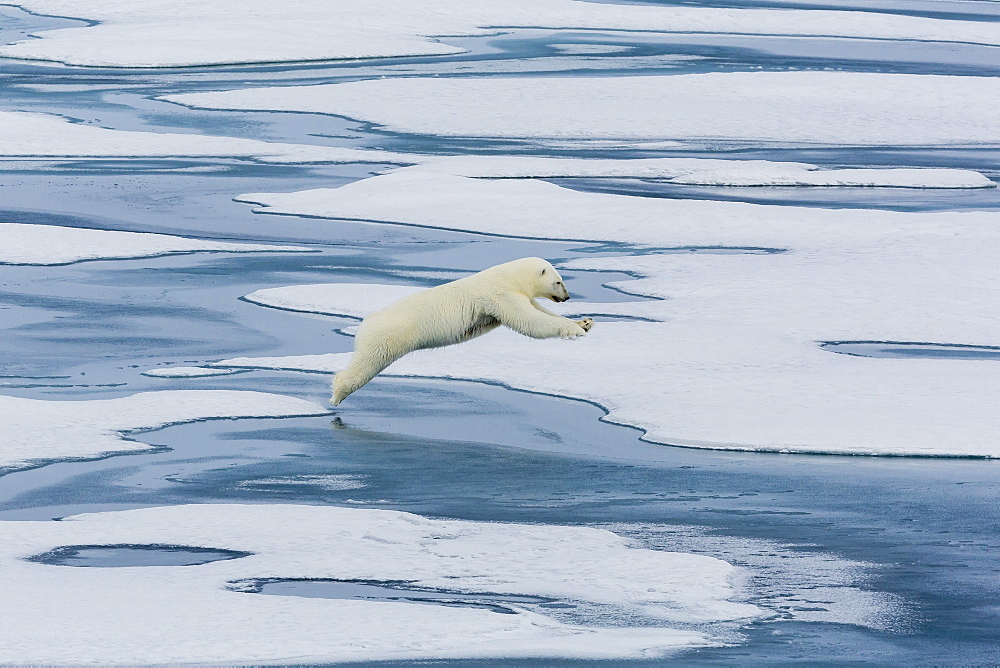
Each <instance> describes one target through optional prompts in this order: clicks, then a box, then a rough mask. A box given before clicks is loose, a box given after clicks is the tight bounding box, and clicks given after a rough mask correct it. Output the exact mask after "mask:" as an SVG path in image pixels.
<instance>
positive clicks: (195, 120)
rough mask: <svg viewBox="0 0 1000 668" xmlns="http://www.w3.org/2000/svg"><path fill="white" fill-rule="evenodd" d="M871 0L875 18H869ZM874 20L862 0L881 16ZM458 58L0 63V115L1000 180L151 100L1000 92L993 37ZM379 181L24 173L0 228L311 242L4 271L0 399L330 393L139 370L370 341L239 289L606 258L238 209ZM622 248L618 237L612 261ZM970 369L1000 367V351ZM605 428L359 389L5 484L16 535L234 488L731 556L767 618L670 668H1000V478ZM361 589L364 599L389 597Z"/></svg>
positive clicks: (547, 40)
mask: <svg viewBox="0 0 1000 668" xmlns="http://www.w3.org/2000/svg"><path fill="white" fill-rule="evenodd" d="M711 4H712V5H714V6H717V4H718V3H711ZM728 4H729V5H732V6H740V7H743V6H750V5H757V6H768V4H767V3H764V2H761V3H751V2H735V1H734V2H731V3H728ZM801 4H802V5H803V6H811V7H812V6H815V4H814V3H806V2H803V3H801ZM855 4H857V5H858V6H859V7H862V8H864V7H865V3H863V2H858V3H855ZM892 4H893V11H898V12H899V13H911V14H918V15H920V14H923V15H933V16H937V15H940V14H941V13H942V12H943V13H946V14H947V13H949V12H951V13H955V14H961V15H962V16H961V17H962V18H966V17H968V16H974V17H975V18H976V20H981V21H991V22H996V23H997V29H998V30H1000V12H998V11H997V8H996V7H994V6H993V5H994V4H995V3H989V2H953V3H952V2H917V1H915V0H914V1H911V2H895V3H892ZM781 6H787V5H785V4H782V5H781ZM880 6H881V5H880V3H869V5H868V8H878V7H880ZM73 24H76V22H73V21H69V20H66V19H51V18H47V17H38V16H32V15H30V14H27V13H24V12H21V11H20V10H17V9H14V8H3V9H0V39H2V40H4V41H7V42H10V41H14V40H16V39H20V38H22V36H23V35H24V34H25V33H26V32H31V31H36V30H40V29H46V28H53V27H65V26H67V25H73ZM449 41H450V42H451V43H456V44H460V45H462V46H466V47H468V48H470V49H471V50H470V52H469V53H467V54H463V55H461V56H448V57H437V58H408V59H387V60H382V61H378V60H376V61H366V62H357V63H342V64H330V63H321V64H299V65H286V66H278V65H275V66H260V67H216V68H189V69H184V70H136V71H132V70H114V69H87V68H76V67H64V66H59V65H47V64H38V63H25V62H13V61H8V62H0V110H6V111H12V110H30V111H43V112H47V113H55V114H59V115H62V116H65V117H68V118H72V119H74V120H76V121H79V122H82V123H89V124H94V125H98V126H102V127H109V128H113V129H124V130H144V131H151V132H197V133H205V134H219V135H228V136H239V137H247V138H254V139H265V140H270V141H284V142H289V143H309V144H323V145H335V146H351V147H357V148H381V149H388V150H398V151H413V152H428V153H455V152H458V153H480V154H482V153H498V152H506V153H520V154H532V155H550V156H553V155H555V156H576V155H579V156H583V155H586V156H597V155H600V156H603V157H619V158H626V157H657V156H663V157H667V156H687V157H752V158H766V159H777V160H794V161H802V162H812V163H816V164H823V165H831V166H833V165H837V166H876V165H877V166H885V165H889V166H935V167H965V168H971V169H976V170H978V171H981V172H983V173H985V174H987V175H988V176H991V177H992V178H994V179H995V180H996V179H997V174H998V172H997V170H998V169H1000V154H997V153H996V152H991V151H985V150H974V149H968V150H958V149H951V150H941V151H934V150H906V151H903V150H879V151H872V150H866V149H853V150H852V149H836V150H834V149H829V150H823V149H813V150H796V149H788V148H780V147H759V146H753V147H751V146H734V145H728V146H709V145H706V146H704V147H701V149H699V150H692V151H684V152H679V151H666V150H664V151H651V150H648V149H644V150H641V151H640V150H637V149H634V148H628V147H608V148H606V149H604V150H599V151H594V150H592V149H588V148H585V147H582V146H576V145H573V144H572V143H558V142H557V143H552V144H550V145H548V146H545V145H543V144H540V143H538V142H519V141H487V140H473V139H468V140H461V139H454V138H448V139H443V138H438V137H429V136H409V135H401V134H393V133H388V132H384V131H381V130H379V129H377V128H372V127H369V126H366V125H365V124H363V123H359V122H356V121H352V120H350V119H342V118H336V117H332V116H320V115H305V114H282V113H267V112H252V113H242V112H228V111H197V110H191V109H187V108H184V107H181V106H178V105H173V104H168V103H165V102H162V101H157V100H155V99H154V98H155V97H157V96H160V95H165V94H170V93H176V92H190V91H197V90H212V89H219V88H227V87H237V86H239V87H245V86H256V85H273V84H276V83H281V84H296V83H303V84H305V83H321V82H336V81H346V80H352V79H357V78H367V77H371V76H414V75H417V76H434V75H453V76H465V75H469V74H494V73H495V74H510V73H516V74H519V75H523V76H531V75H532V74H535V73H558V74H561V75H565V76H574V75H577V74H580V73H592V72H594V71H600V72H602V73H605V74H607V75H609V76H613V75H614V76H627V75H631V74H638V73H651V72H707V71H740V70H750V69H754V70H757V69H764V70H786V69H790V68H799V69H807V68H816V67H831V68H837V69H845V70H852V71H879V72H881V71H889V72H912V73H935V74H942V73H943V74H949V73H951V74H977V75H988V76H997V75H1000V57H998V53H997V52H998V51H1000V49H995V48H988V47H977V46H971V45H970V46H964V47H963V46H958V47H956V46H954V45H949V46H948V48H944V47H942V45H933V44H914V43H909V44H904V43H898V44H897V43H893V42H877V43H876V42H858V41H857V40H836V39H822V40H819V39H817V40H806V39H803V38H785V39H779V38H774V37H733V36H724V37H722V36H711V35H652V34H645V33H597V32H581V31H572V32H559V31H551V30H520V31H513V32H510V33H505V34H499V35H496V36H492V37H481V38H466V39H454V40H449ZM581 44H582V45H594V44H599V45H615V46H618V47H621V50H620V51H612V52H611V53H605V54H600V55H594V54H590V55H580V54H579V53H576V54H574V49H572V48H569V47H568V46H567V45H581ZM859 44H860V45H861V47H862V48H858V45H859ZM578 51H579V49H578ZM582 51H584V52H586V49H583V50H582ZM192 168H196V169H192ZM380 169H381V168H380V167H379V166H377V165H273V164H262V163H257V162H254V161H252V160H240V159H235V158H233V159H181V158H172V159H160V160H156V159H109V160H51V159H46V160H10V161H7V162H4V163H3V164H2V165H0V222H19V223H38V224H57V225H70V226H77V227H89V228H101V229H114V230H129V231H151V232H162V233H170V234H179V235H187V236H197V237H204V238H213V239H233V240H254V241H267V242H273V243H287V244H295V245H303V244H307V245H310V246H312V247H313V248H314V249H315V251H316V252H315V253H308V254H298V253H289V254H280V253H269V254H262V255H243V256H231V255H187V256H171V257H161V258H152V259H141V260H118V261H113V262H101V261H98V262H84V263H77V264H73V265H67V266H57V267H52V266H49V267H42V266H9V265H8V266H0V374H2V375H0V391H2V392H3V393H5V394H9V395H15V396H22V397H32V398H44V399H52V400H72V399H84V398H86V399H91V398H110V397H115V396H123V395H128V394H133V393H135V392H137V391H143V390H151V389H189V388H197V389H253V390H260V391H271V392H276V393H281V394H286V395H291V396H299V397H303V398H307V399H313V400H317V401H325V399H326V397H327V396H328V389H327V388H328V382H329V379H328V378H327V377H326V376H322V375H314V374H297V373H279V372H266V371H248V372H240V373H236V374H232V375H225V376H215V377H207V378H188V379H184V378H170V379H165V378H151V377H148V376H143V375H142V373H141V372H142V371H145V370H149V369H151V368H164V367H168V366H170V365H190V364H199V363H203V362H207V361H212V360H217V359H221V358H225V357H233V356H258V355H259V356H264V355H267V356H271V355H293V354H310V353H320V352H338V351H347V350H350V348H351V339H350V338H348V337H345V336H343V335H341V334H339V333H337V331H336V330H337V329H339V328H340V327H343V326H345V325H348V324H350V322H349V321H347V320H344V319H338V318H332V317H323V316H304V315H293V314H289V313H287V312H283V311H279V310H275V309H268V308H262V307H260V306H255V305H253V304H249V303H247V302H244V301H240V299H239V297H240V296H242V295H245V294H247V293H249V292H252V291H254V290H259V289H262V288H268V287H278V286H284V285H291V284H294V283H320V282H336V281H345V282H382V283H386V282H388V283H403V284H413V285H432V284H436V283H437V282H440V281H441V280H446V279H448V278H451V277H458V276H461V275H464V274H465V273H467V272H472V271H477V270H479V269H481V268H483V267H486V266H489V265H492V264H496V263H498V262H502V261H506V260H508V259H512V258H515V257H521V256H525V255H538V256H542V257H546V258H548V259H550V260H553V261H559V260H563V259H571V258H574V257H579V256H581V255H584V254H592V253H593V250H592V249H591V250H588V249H586V248H585V246H583V245H581V244H573V243H565V242H546V241H533V240H517V239H504V238H495V237H487V236H480V235H472V234H463V233H457V232H446V231H435V230H428V229H422V228H410V227H404V226H398V225H378V224H367V223H356V222H349V221H330V220H314V219H306V218H301V219H300V218H292V217H279V216H267V215H254V214H252V213H251V211H250V207H249V206H247V205H245V204H239V203H236V202H233V201H232V198H233V197H234V196H235V195H237V194H240V193H246V192H278V191H292V190H303V189H307V188H314V187H332V186H336V185H339V184H344V183H348V182H350V181H353V180H356V179H359V178H364V177H365V176H367V175H369V174H371V173H372V172H376V171H379V170H380ZM560 182H561V183H562V184H563V185H566V186H568V187H575V188H581V189H588V190H601V191H607V192H620V193H626V194H633V195H641V196H649V197H699V198H722V199H736V200H744V201H767V202H773V203H794V204H797V205H803V204H805V205H816V206H861V207H876V208H890V209H907V210H958V209H966V210H968V209H980V210H983V209H986V210H998V209H1000V198H998V192H1000V191H997V190H995V189H988V190H974V191H933V192H928V191H915V190H903V189H826V188H823V189H787V188H753V189H749V188H698V187H691V186H670V185H667V184H662V183H656V182H655V181H642V180H639V179H572V180H569V179H566V180H561V181H560ZM625 251H627V249H623V248H615V247H605V248H603V249H602V252H606V253H609V254H613V253H617V252H625ZM566 276H567V279H568V284H569V289H570V291H571V293H573V294H574V296H575V297H578V298H583V299H585V300H587V301H591V302H600V301H615V300H620V299H623V298H624V297H623V295H622V294H621V293H619V292H617V291H615V290H612V289H609V288H607V287H604V285H603V284H604V283H607V282H611V281H618V280H622V279H623V278H625V277H624V276H622V275H619V274H597V273H592V272H586V273H584V272H580V273H573V272H567V274H566ZM290 323H293V325H294V326H290ZM932 352H934V351H932ZM831 354H833V353H832V352H831ZM914 354H918V353H914ZM968 363H975V364H994V363H995V361H994V360H992V359H989V358H988V357H984V358H983V359H981V360H973V361H970V362H968ZM603 414H604V412H603V410H602V409H601V408H600V407H598V406H594V405H591V404H588V403H584V402H579V401H573V400H569V399H566V398H561V397H553V396H542V395H537V394H530V393H525V392H518V391H512V390H510V389H507V388H503V387H499V386H492V385H485V384H477V383H464V382H454V381H434V380H416V379H390V378H384V379H379V380H377V381H375V382H373V383H372V384H371V385H370V386H368V387H367V388H366V389H365V391H364V392H361V393H359V394H357V395H356V396H355V397H352V406H351V409H350V410H349V411H341V412H340V413H339V414H338V415H336V416H335V415H333V414H331V415H329V416H323V417H314V418H289V419H284V420H256V419H247V420H240V421H236V422H233V421H225V422H215V421H208V422H199V423H192V424H185V425H177V426H172V427H168V428H164V429H162V430H158V431H156V432H152V433H145V434H143V435H142V437H141V438H142V440H143V441H144V442H149V443H152V444H154V445H156V446H158V447H157V448H156V449H155V450H153V451H149V452H146V453H143V454H138V455H131V456H115V457H109V458H105V459H100V460H94V461H72V462H53V463H49V464H47V465H45V466H40V467H37V468H34V469H29V470H23V471H15V472H7V473H6V475H3V476H2V477H0V519H4V520H28V519H31V520H36V519H50V518H59V517H63V516H66V515H70V514H75V513H79V512H88V511H97V510H107V509H116V510H117V509H125V508H135V507H142V506H148V505H163V504H178V503H192V502H215V501H238V502H265V503H310V504H337V505H349V506H352V507H377V508H391V509H399V510H406V511H411V512H416V513H420V514H423V515H427V516H433V517H447V518H462V519H474V520H495V521H516V522H530V523H559V524H587V525H598V526H603V527H607V528H610V529H612V530H614V531H617V532H619V533H621V534H623V535H627V536H630V537H631V538H633V539H634V540H636V541H637V542H638V543H639V544H642V545H646V546H649V547H655V548H658V549H668V550H679V551H689V552H700V553H704V554H711V555H714V556H718V557H720V558H722V559H725V560H727V561H729V562H731V563H734V564H737V565H741V566H745V567H746V569H747V570H746V571H745V572H746V581H745V582H744V583H743V589H744V591H745V592H746V596H747V599H748V600H750V601H751V602H754V603H756V604H758V605H762V606H764V607H767V608H770V609H771V610H773V612H774V614H775V616H774V617H773V618H771V619H769V620H766V621H762V622H759V623H755V624H752V625H750V626H749V627H747V628H746V629H744V630H743V632H742V637H741V638H738V639H735V640H736V643H735V644H734V645H733V646H731V647H725V648H716V649H701V650H695V651H691V652H688V653H686V654H683V655H680V656H679V657H676V658H675V659H673V660H671V661H673V662H677V663H682V664H696V663H697V664H701V665H741V666H743V665H776V664H787V663H807V664H810V665H821V664H886V665H902V664H911V665H982V664H996V663H998V662H1000V604H998V603H997V601H998V600H1000V559H998V556H997V555H998V550H1000V504H998V503H997V498H998V497H1000V462H997V461H990V460H972V459H931V458H871V457H840V456H817V455H782V454H760V453H732V452H714V451H704V450H694V449H683V448H675V447H667V446H661V445H654V444H649V443H646V442H643V441H642V440H641V439H640V437H641V433H640V432H637V431H635V430H632V429H629V428H626V427H621V426H617V425H612V424H608V423H605V422H602V421H601V417H602V415H603ZM126 556H127V555H126ZM353 586H354V587H355V589H357V590H358V591H364V587H366V586H368V585H367V584H364V583H361V584H356V585H353ZM338 591H339V590H338ZM265 593H266V592H265ZM271 593H273V592H271ZM289 593H290V595H322V594H321V593H319V594H317V593H315V592H312V593H308V592H306V593H304V592H302V591H299V592H298V594H296V591H295V588H294V587H291V589H289ZM390 594H391V592H390ZM331 595H346V594H343V592H341V593H340V594H331ZM359 595H360V594H359ZM380 595H384V592H383V594H380ZM400 595H401V596H402V594H400ZM405 595H406V596H410V597H411V598H412V597H414V596H415V597H417V598H420V596H419V595H416V594H412V593H410V594H405ZM425 598H426V595H425ZM431 598H433V597H431ZM425 602H426V601H425ZM459 603H461V602H459ZM494 603H495V602H494ZM484 605H492V603H489V602H487V603H486V604H484ZM497 605H500V604H497ZM561 614H564V615H565V616H566V618H567V619H574V615H578V617H576V619H585V620H588V621H590V622H592V623H593V622H596V623H610V624H621V623H627V621H623V620H613V619H612V620H609V619H602V618H600V616H599V615H598V616H596V617H595V616H594V615H590V617H588V616H587V614H588V613H586V612H585V611H584V612H581V611H574V610H572V609H567V610H565V611H564V612H563V613H561ZM579 615H582V616H583V617H579ZM444 663H447V662H444ZM461 663H462V665H475V662H468V661H463V662H461ZM534 663H535V662H532V661H527V660H525V661H523V662H510V665H522V664H523V665H533V664H534ZM545 663H546V665H553V662H552V661H546V662H545ZM573 663H574V664H579V663H580V662H573ZM594 663H601V662H594ZM482 665H492V663H491V662H483V663H482Z"/></svg>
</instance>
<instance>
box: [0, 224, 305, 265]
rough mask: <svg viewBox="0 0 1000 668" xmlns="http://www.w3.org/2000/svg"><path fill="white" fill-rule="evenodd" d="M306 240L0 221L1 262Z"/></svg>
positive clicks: (248, 247)
mask: <svg viewBox="0 0 1000 668" xmlns="http://www.w3.org/2000/svg"><path fill="white" fill-rule="evenodd" d="M313 250H315V249H313V248H307V247H305V246H278V245H274V244H249V243H238V244H237V243H229V242H225V241H209V240H206V239H189V238H186V237H176V236H172V235H169V234H150V233H146V232H119V231H115V230H91V229H85V228H80V227H64V226H61V225H33V224H26V223H0V264H35V265H44V264H69V263H71V262H81V261H84V260H123V259H130V258H140V257H155V256H159V255H175V254H178V253H260V252H266V251H273V252H282V253H289V252H311V251H313Z"/></svg>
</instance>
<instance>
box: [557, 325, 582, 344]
mask: <svg viewBox="0 0 1000 668" xmlns="http://www.w3.org/2000/svg"><path fill="white" fill-rule="evenodd" d="M586 333H587V330H585V329H584V328H583V327H581V326H580V325H578V324H576V323H575V322H571V323H569V324H568V325H566V326H565V327H563V328H562V331H561V332H559V336H560V337H561V338H563V339H567V340H570V339H576V338H579V337H581V336H583V335H584V334H586Z"/></svg>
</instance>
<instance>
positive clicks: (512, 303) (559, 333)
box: [493, 295, 594, 339]
mask: <svg viewBox="0 0 1000 668" xmlns="http://www.w3.org/2000/svg"><path fill="white" fill-rule="evenodd" d="M495 311H496V312H495V313H493V317H495V318H496V319H497V320H499V321H500V323H501V324H503V325H505V326H507V327H510V328H511V329H513V330H514V331H515V332H519V333H521V334H524V335H525V336H530V337H531V338H533V339H554V338H556V337H559V338H563V339H575V338H577V337H580V336H583V335H584V334H586V333H587V332H588V331H589V330H590V328H591V327H592V326H593V324H594V322H593V320H590V319H589V318H588V319H587V320H581V321H579V322H575V321H573V320H570V319H569V318H564V317H562V316H561V315H556V314H554V313H549V312H548V311H545V310H544V309H542V308H541V307H539V306H538V304H536V303H535V300H533V299H530V298H528V297H526V296H522V295H519V296H517V297H513V298H511V299H504V300H502V301H500V300H498V301H497V302H496V304H495ZM588 320H590V322H589V324H587V325H586V327H585V326H584V323H587V321H588Z"/></svg>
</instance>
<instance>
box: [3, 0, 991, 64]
mask: <svg viewBox="0 0 1000 668" xmlns="http://www.w3.org/2000/svg"><path fill="white" fill-rule="evenodd" d="M19 6H21V7H23V8H24V9H27V10H29V11H32V12H36V13H42V14H49V15H58V16H70V17H76V18H81V19H87V20H89V21H92V22H94V23H96V25H88V26H83V27H78V28H63V29H59V30H49V31H44V32H39V33H37V35H35V38H33V39H25V40H21V41H18V42H15V43H14V44H9V45H5V46H2V47H0V55H2V56H6V57H9V58H26V59H37V60H53V61H58V62H63V63H69V64H74V65H89V66H104V67H182V66H192V65H214V64H237V63H273V62H290V61H309V60H330V59H341V58H373V57H379V56H414V55H422V56H429V55H446V54H455V53H461V52H462V51H464V49H462V48H460V47H457V46H452V45H448V44H446V43H442V41H441V39H442V38H447V36H468V35H484V34H490V33H494V32H496V30H497V29H498V28H517V27H523V28H554V29H559V28H574V29H603V30H639V31H655V32H679V33H730V34H743V35H747V34H759V35H794V36H833V37H856V38H873V39H901V40H920V41H944V42H961V43H973V44H992V45H995V44H1000V35H998V34H997V32H996V30H994V29H993V26H991V25H990V24H988V23H983V22H976V21H954V20H941V19H933V18H922V17H913V16H898V15H890V14H876V13H871V12H864V13H862V12H851V11H822V10H813V11H801V10H798V9H789V10H774V9H716V8H702V7H650V6H635V5H621V4H602V3H595V2H578V1H575V0H505V2H497V3H492V2H489V3H484V2H475V1H474V0H409V1H404V0H393V1H386V2H379V3H374V4H373V3H370V2H364V1H363V0H342V1H340V2H335V3H315V2H309V0H285V2H282V3H280V4H276V3H256V4H254V5H253V6H247V5H246V4H245V3H241V2H238V1H237V0H218V1H217V2H212V3H204V2H196V1H195V0H171V1H170V2H167V3H163V2H153V1H152V0H144V1H141V2H136V1H127V0H100V1H94V2H88V3H87V4H86V6H85V7H82V6H80V3H78V2H74V1H73V0H20V1H19Z"/></svg>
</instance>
